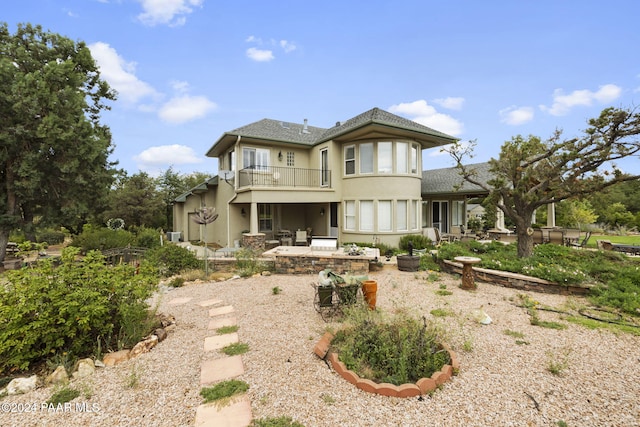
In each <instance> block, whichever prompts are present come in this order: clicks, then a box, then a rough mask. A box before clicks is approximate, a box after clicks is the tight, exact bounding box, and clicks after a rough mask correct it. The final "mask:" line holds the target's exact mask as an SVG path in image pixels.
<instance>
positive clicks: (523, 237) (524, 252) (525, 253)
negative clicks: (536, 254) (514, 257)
mask: <svg viewBox="0 0 640 427" xmlns="http://www.w3.org/2000/svg"><path fill="white" fill-rule="evenodd" d="M527 228H529V227H526V228H525V229H524V230H522V229H521V228H520V227H518V258H527V257H530V256H531V255H533V236H530V235H529V233H527Z"/></svg>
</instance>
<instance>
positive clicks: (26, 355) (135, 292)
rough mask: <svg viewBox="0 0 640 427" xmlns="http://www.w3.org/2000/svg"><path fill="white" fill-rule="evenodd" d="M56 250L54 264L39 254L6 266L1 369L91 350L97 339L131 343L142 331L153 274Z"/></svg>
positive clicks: (1, 290)
mask: <svg viewBox="0 0 640 427" xmlns="http://www.w3.org/2000/svg"><path fill="white" fill-rule="evenodd" d="M78 254H79V249H78V248H74V247H69V248H66V249H64V250H63V252H62V257H61V264H60V266H59V267H55V268H54V266H53V263H52V261H51V260H48V259H46V260H42V261H41V262H39V263H38V264H37V265H35V266H33V267H32V268H25V269H21V270H12V271H9V272H7V275H6V278H7V281H8V282H7V284H6V285H5V286H3V287H0V325H1V327H0V373H1V372H4V371H12V370H25V369H28V368H29V367H30V366H31V365H32V364H34V363H38V362H44V361H45V360H46V359H47V358H49V357H51V356H52V355H55V354H60V353H64V352H67V353H68V354H69V356H70V357H76V356H85V355H90V354H92V353H93V352H94V349H95V347H96V346H97V345H98V343H104V344H106V347H107V348H114V347H116V346H118V347H121V346H130V345H132V344H134V343H135V342H137V341H139V340H140V339H141V338H142V336H144V335H145V334H146V333H147V332H148V330H146V329H145V328H146V325H147V323H146V321H147V319H148V317H149V307H148V305H147V303H146V300H147V299H148V298H149V297H150V296H151V294H152V291H153V284H154V283H155V281H156V280H157V279H156V277H155V276H153V275H152V274H150V273H149V271H148V269H144V268H143V269H141V271H140V274H135V268H134V267H132V266H130V265H126V264H123V265H118V266H113V267H112V266H108V265H106V264H105V262H104V257H103V256H102V254H101V253H100V252H97V251H91V252H89V253H88V254H87V256H86V257H84V258H83V259H81V260H77V259H76V258H77V255H78Z"/></svg>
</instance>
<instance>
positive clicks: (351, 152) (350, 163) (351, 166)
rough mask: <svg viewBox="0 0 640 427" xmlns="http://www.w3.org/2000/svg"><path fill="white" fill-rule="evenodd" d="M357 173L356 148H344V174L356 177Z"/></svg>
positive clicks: (351, 146)
mask: <svg viewBox="0 0 640 427" xmlns="http://www.w3.org/2000/svg"><path fill="white" fill-rule="evenodd" d="M355 173H356V146H355V145H348V146H346V147H344V174H345V175H354V174H355Z"/></svg>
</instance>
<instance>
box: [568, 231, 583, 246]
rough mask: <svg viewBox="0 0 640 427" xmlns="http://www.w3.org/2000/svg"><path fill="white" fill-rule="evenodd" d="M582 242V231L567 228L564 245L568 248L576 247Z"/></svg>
mask: <svg viewBox="0 0 640 427" xmlns="http://www.w3.org/2000/svg"><path fill="white" fill-rule="evenodd" d="M579 242H580V230H578V229H574V228H567V229H566V230H564V243H565V245H567V246H576V243H577V244H579Z"/></svg>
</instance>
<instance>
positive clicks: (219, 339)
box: [204, 332, 238, 351]
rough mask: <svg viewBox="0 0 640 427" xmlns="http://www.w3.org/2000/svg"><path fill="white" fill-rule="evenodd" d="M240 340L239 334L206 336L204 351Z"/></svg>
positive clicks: (216, 348)
mask: <svg viewBox="0 0 640 427" xmlns="http://www.w3.org/2000/svg"><path fill="white" fill-rule="evenodd" d="M237 342H238V334H237V333H235V332H234V333H231V334H222V335H215V336H213V337H206V338H205V339H204V351H213V350H219V349H221V348H223V347H226V346H228V345H229V344H234V343H237Z"/></svg>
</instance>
